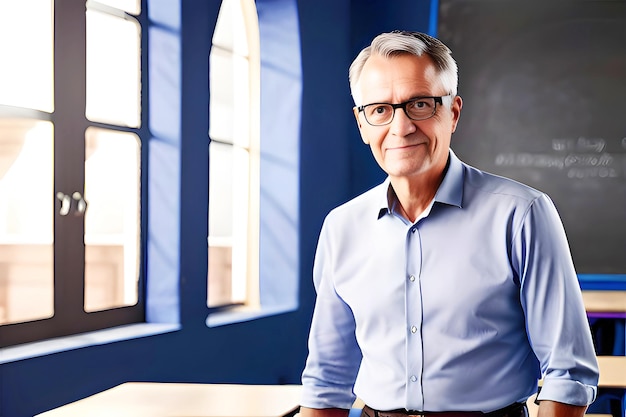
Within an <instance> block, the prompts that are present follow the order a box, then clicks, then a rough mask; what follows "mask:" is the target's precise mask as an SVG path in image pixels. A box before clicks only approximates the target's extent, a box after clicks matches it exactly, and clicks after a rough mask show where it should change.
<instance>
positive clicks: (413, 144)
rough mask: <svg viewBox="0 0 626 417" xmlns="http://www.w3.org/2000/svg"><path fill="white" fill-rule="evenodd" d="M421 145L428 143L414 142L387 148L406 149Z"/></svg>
mask: <svg viewBox="0 0 626 417" xmlns="http://www.w3.org/2000/svg"><path fill="white" fill-rule="evenodd" d="M420 145H426V143H425V142H422V143H412V144H410V145H402V146H394V147H391V148H387V150H388V151H402V150H404V149H409V148H414V147H416V146H420Z"/></svg>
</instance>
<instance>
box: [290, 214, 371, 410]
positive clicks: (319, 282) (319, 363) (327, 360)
mask: <svg viewBox="0 0 626 417" xmlns="http://www.w3.org/2000/svg"><path fill="white" fill-rule="evenodd" d="M330 234H331V232H330V230H329V227H328V225H327V222H325V223H324V226H323V227H322V232H321V233H320V239H319V243H318V248H317V252H316V255H315V264H314V266H313V282H314V284H315V290H316V292H317V299H316V302H315V310H314V312H313V319H312V321H311V330H310V334H309V356H308V358H307V362H306V366H305V369H304V372H303V374H302V385H303V393H302V401H301V405H303V406H305V407H310V408H343V409H349V408H351V406H352V404H353V403H354V400H355V399H356V397H355V395H354V393H353V386H354V381H355V379H356V374H357V372H358V368H359V366H360V363H361V351H360V349H359V346H358V344H357V341H356V336H355V322H354V317H353V315H352V311H351V309H350V307H349V306H348V305H346V303H345V302H344V301H343V300H342V299H341V297H340V296H339V295H338V294H337V293H336V291H335V286H334V282H333V269H334V266H333V264H334V259H333V256H332V244H333V242H332V239H331V236H330Z"/></svg>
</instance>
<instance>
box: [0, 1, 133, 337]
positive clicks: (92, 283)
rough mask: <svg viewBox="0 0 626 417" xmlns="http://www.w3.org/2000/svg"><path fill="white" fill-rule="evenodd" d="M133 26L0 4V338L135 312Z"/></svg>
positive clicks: (101, 13)
mask: <svg viewBox="0 0 626 417" xmlns="http://www.w3.org/2000/svg"><path fill="white" fill-rule="evenodd" d="M140 22H141V10H140V1H139V0H102V1H91V0H90V1H87V2H85V0H57V1H52V0H22V1H2V2H0V57H1V58H2V62H3V65H2V66H0V346H8V345H15V344H18V343H24V342H30V341H34V340H41V339H45V338H49V337H55V336H63V335H68V334H75V333H80V332H84V331H89V330H96V329H101V328H106V327H111V326H115V325H119V324H126V323H131V322H137V321H142V320H143V304H142V297H141V290H140V287H141V286H140V272H141V267H140V266H141V262H140V260H141V259H142V256H141V251H142V249H141V246H140V241H141V239H140V230H141V226H140V225H141V223H140V219H141V171H142V170H141V166H142V162H141V161H142V158H141V155H142V146H141V143H142V141H141V137H142V136H143V131H142V126H141V119H142V117H141V114H142V106H141V89H142V88H141V86H142V82H141V81H142V72H141V68H142V62H143V59H142V55H141V51H142V47H141V46H142V43H144V42H145V39H144V38H143V36H142V28H141V24H140ZM144 88H145V86H144ZM144 107H145V106H144Z"/></svg>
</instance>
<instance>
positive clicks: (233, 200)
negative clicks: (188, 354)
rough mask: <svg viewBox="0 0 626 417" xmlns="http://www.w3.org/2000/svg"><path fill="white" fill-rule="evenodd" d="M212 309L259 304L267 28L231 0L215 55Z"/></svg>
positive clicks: (242, 3)
mask: <svg viewBox="0 0 626 417" xmlns="http://www.w3.org/2000/svg"><path fill="white" fill-rule="evenodd" d="M210 68H211V74H210V89H211V104H210V121H209V126H210V128H209V137H210V139H211V142H210V145H209V236H208V244H209V267H208V299H207V304H208V306H209V307H223V306H230V305H238V304H244V305H246V306H250V307H258V305H259V187H260V185H259V176H260V175H259V170H260V168H259V164H260V162H259V159H260V150H259V146H260V145H259V117H260V116H259V114H260V111H259V101H260V98H259V97H260V95H259V94H260V93H259V83H260V54H259V28H258V19H257V14H256V8H255V3H254V1H253V0H224V1H222V5H221V9H220V12H219V16H218V20H217V25H216V28H215V33H214V35H213V47H212V49H211V56H210Z"/></svg>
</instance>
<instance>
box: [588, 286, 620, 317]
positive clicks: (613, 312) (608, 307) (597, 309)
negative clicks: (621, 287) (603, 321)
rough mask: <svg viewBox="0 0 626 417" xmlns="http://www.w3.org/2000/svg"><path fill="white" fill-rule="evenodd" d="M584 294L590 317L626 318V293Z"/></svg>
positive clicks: (593, 292) (595, 292)
mask: <svg viewBox="0 0 626 417" xmlns="http://www.w3.org/2000/svg"><path fill="white" fill-rule="evenodd" d="M582 293H583V301H584V302H585V310H587V315H588V316H589V317H598V318H599V317H605V318H626V291H588V290H585V291H583V292H582Z"/></svg>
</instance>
